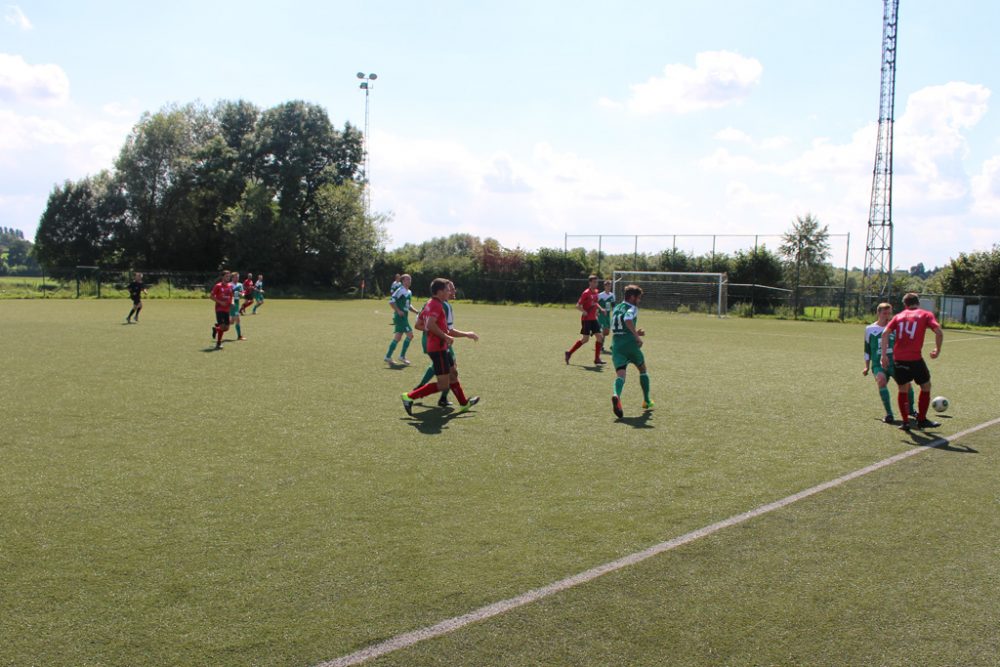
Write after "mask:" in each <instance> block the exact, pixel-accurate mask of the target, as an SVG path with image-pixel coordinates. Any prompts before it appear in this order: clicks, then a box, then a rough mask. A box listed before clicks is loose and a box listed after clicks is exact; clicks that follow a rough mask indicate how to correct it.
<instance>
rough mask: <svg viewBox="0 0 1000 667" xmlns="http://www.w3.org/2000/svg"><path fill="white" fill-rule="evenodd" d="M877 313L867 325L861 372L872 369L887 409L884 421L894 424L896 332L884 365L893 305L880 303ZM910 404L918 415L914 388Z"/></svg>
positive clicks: (879, 393) (891, 335) (891, 339)
mask: <svg viewBox="0 0 1000 667" xmlns="http://www.w3.org/2000/svg"><path fill="white" fill-rule="evenodd" d="M875 314H876V316H877V317H878V319H877V320H876V321H875V322H872V323H871V324H869V325H868V326H866V327H865V369H864V370H863V371H862V372H861V374H862V375H868V372H869V371H871V373H872V376H873V377H874V378H875V385H876V386H877V387H878V395H879V398H880V399H882V407H883V408H884V409H885V417H883V418H882V421H883V422H885V423H886V424H893V423H895V417H893V416H892V401H891V400H890V398H889V378H891V377H892V374H893V372H894V371H895V370H896V369H895V366H894V365H893V363H892V345H893V343H894V342H895V340H896V336H895V334H890V336H889V366H888V367H885V368H883V366H882V332H883V331H885V325H887V324H889V320H890V319H892V305H891V304H888V303H880V304H879V305H878V308H876V309H875ZM909 404H910V408H911V411H910V414H911V415H912V416H916V414H917V413H916V412H915V411H913V408H914V407H915V405H914V403H913V389H912V388H911V389H910V391H909Z"/></svg>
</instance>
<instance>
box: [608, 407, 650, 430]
mask: <svg viewBox="0 0 1000 667" xmlns="http://www.w3.org/2000/svg"><path fill="white" fill-rule="evenodd" d="M652 418H653V413H652V412H651V411H649V410H644V411H643V413H642V414H641V415H638V416H636V417H621V418H619V419H616V420H615V421H616V422H618V423H619V424H628V425H629V426H631V427H632V428H655V427H654V426H653V425H652V424H650V423H649V420H650V419H652Z"/></svg>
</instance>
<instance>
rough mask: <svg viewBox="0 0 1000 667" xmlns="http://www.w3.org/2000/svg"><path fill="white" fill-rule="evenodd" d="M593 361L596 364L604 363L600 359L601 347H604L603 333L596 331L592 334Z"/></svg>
mask: <svg viewBox="0 0 1000 667" xmlns="http://www.w3.org/2000/svg"><path fill="white" fill-rule="evenodd" d="M594 341H595V342H594V363H595V364H597V365H598V366H600V365H602V364H604V362H603V361H601V348H603V347H604V334H602V333H600V332H597V333H595V334H594Z"/></svg>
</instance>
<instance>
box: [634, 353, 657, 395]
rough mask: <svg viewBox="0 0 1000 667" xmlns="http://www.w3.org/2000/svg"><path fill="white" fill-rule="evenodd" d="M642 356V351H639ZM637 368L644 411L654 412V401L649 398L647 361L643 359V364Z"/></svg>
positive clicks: (637, 365)
mask: <svg viewBox="0 0 1000 667" xmlns="http://www.w3.org/2000/svg"><path fill="white" fill-rule="evenodd" d="M639 354H640V355H641V354H642V351H641V350H640V351H639ZM636 368H638V369H639V386H640V387H641V388H642V409H643V410H652V409H653V406H654V405H655V404H654V403H653V399H652V398H650V397H649V374H648V373H647V372H646V359H645V357H643V358H642V363H639V364H636Z"/></svg>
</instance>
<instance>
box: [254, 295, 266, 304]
mask: <svg viewBox="0 0 1000 667" xmlns="http://www.w3.org/2000/svg"><path fill="white" fill-rule="evenodd" d="M253 300H254V301H256V302H257V303H263V302H264V294H263V292H254V293H253Z"/></svg>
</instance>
